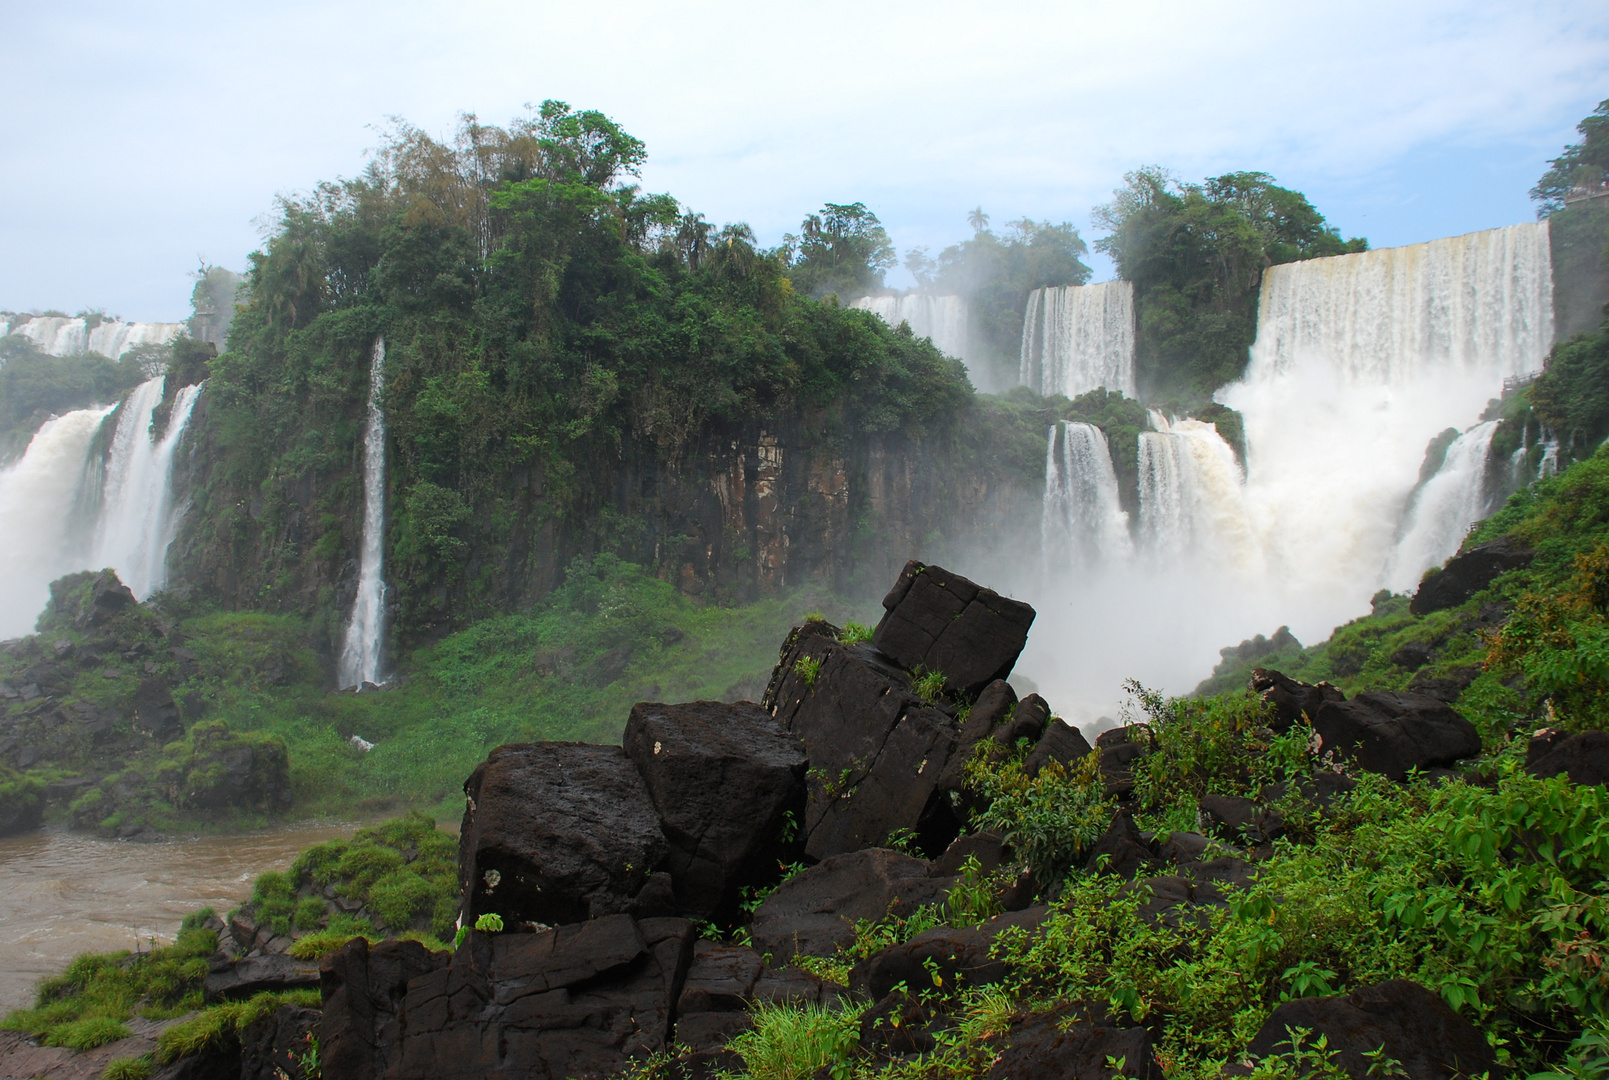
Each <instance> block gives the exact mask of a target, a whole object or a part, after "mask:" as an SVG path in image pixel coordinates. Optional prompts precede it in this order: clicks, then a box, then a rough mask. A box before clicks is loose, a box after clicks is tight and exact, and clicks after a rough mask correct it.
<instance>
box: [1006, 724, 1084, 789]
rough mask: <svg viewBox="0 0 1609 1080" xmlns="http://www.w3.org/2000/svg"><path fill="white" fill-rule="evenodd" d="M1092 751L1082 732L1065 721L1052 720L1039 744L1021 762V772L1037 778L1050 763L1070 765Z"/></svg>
mask: <svg viewBox="0 0 1609 1080" xmlns="http://www.w3.org/2000/svg"><path fill="white" fill-rule="evenodd" d="M1093 749H1094V747H1092V746H1090V744H1089V741H1088V740H1087V739H1085V738H1084V733H1083V732H1081V731H1079V730H1078V729H1077V728H1075V727H1073V725H1071V724H1069V723H1067V721H1065V720H1052V721H1051V722H1050V725H1049V727H1047V728H1046V729H1045V734H1044V735H1043V736H1042V737H1041V738H1040V740H1039V744H1038V745H1037V746H1035V747H1034V748H1033V751H1032V752H1031V753H1029V755H1028V759H1027V760H1026V761H1024V762H1023V764H1022V771H1023V772H1025V773H1027V774H1028V775H1029V776H1038V775H1039V770H1040V769H1043V768H1044V767H1045V766H1046V765H1048V764H1050V763H1051V762H1055V763H1056V764H1058V765H1061V766H1067V765H1071V764H1072V763H1073V762H1075V761H1077V760H1078V759H1079V758H1081V757H1083V756H1084V755H1085V754H1088V753H1089V752H1090V751H1092V750H1093Z"/></svg>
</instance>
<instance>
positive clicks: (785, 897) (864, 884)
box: [749, 848, 953, 960]
mask: <svg viewBox="0 0 1609 1080" xmlns="http://www.w3.org/2000/svg"><path fill="white" fill-rule="evenodd" d="M931 869H932V866H931V864H930V863H928V862H927V860H925V859H916V858H912V857H911V856H909V855H905V854H902V853H900V852H898V851H889V850H887V849H886V848H872V849H868V850H865V851H853V852H847V853H845V854H842V855H834V856H832V857H830V858H827V859H824V860H822V861H821V862H819V863H817V864H816V865H815V866H812V867H810V868H809V869H807V870H805V871H803V872H802V873H799V874H796V875H794V876H793V877H791V878H789V879H788V880H787V881H785V882H783V883H782V884H781V885H780V886H778V887H777V889H776V891H775V892H773V893H772V894H771V895H770V896H768V897H766V899H765V902H764V903H762V904H761V905H760V906H759V907H758V908H757V909H755V912H754V921H753V922H752V923H750V925H749V933H750V934H751V935H752V936H753V938H754V947H755V948H757V949H759V950H760V951H761V952H763V953H770V954H771V956H772V957H774V958H776V959H778V960H785V959H787V958H788V957H790V956H793V955H795V954H798V953H803V954H804V955H806V956H831V955H832V954H833V952H834V951H835V950H836V949H837V948H838V947H839V946H840V945H844V944H847V943H849V942H851V941H853V940H854V939H855V923H856V922H857V921H858V920H860V919H872V920H876V919H881V918H883V917H884V916H885V915H891V914H892V915H901V916H903V915H909V914H910V913H911V912H913V911H915V910H916V909H917V908H918V907H921V906H922V905H923V904H932V903H937V902H939V901H940V900H942V899H943V898H944V896H945V895H946V894H947V893H948V891H949V888H950V885H951V884H952V881H953V879H950V878H942V877H940V878H935V877H933V876H932V874H931Z"/></svg>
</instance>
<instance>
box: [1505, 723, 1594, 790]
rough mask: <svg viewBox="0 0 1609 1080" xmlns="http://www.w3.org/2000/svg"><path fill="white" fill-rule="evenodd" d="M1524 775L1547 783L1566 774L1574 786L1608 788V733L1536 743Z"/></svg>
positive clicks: (1588, 734)
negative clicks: (1583, 785) (1600, 786)
mask: <svg viewBox="0 0 1609 1080" xmlns="http://www.w3.org/2000/svg"><path fill="white" fill-rule="evenodd" d="M1525 771H1526V772H1528V773H1530V774H1531V775H1532V776H1539V777H1542V778H1544V779H1545V778H1547V777H1550V776H1558V775H1559V774H1560V773H1563V774H1564V775H1566V776H1568V777H1569V778H1570V783H1572V784H1609V732H1606V731H1584V732H1582V733H1581V734H1579V735H1571V736H1568V737H1564V736H1559V737H1556V738H1553V739H1533V740H1532V742H1531V747H1530V748H1529V750H1528V751H1527V753H1526V756H1525Z"/></svg>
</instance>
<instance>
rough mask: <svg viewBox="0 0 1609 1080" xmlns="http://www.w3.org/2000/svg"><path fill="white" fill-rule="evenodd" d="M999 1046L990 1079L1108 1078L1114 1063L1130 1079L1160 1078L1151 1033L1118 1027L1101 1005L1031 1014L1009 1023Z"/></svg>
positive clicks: (1107, 1079) (989, 1073)
mask: <svg viewBox="0 0 1609 1080" xmlns="http://www.w3.org/2000/svg"><path fill="white" fill-rule="evenodd" d="M1064 1025H1065V1026H1066V1030H1063V1026H1064ZM1000 1043H1001V1047H1000V1051H999V1053H998V1054H997V1055H996V1057H995V1060H994V1063H993V1065H992V1066H991V1067H990V1069H989V1072H988V1074H987V1075H988V1077H989V1080H1063V1078H1065V1077H1070V1076H1071V1077H1078V1078H1079V1080H1112V1077H1114V1076H1116V1075H1118V1071H1119V1070H1117V1069H1115V1068H1114V1067H1113V1065H1114V1064H1115V1063H1116V1062H1118V1061H1121V1062H1122V1063H1123V1068H1122V1070H1121V1071H1122V1075H1124V1076H1126V1077H1130V1078H1131V1080H1153V1078H1160V1077H1161V1075H1162V1070H1161V1069H1159V1068H1157V1065H1156V1049H1155V1046H1154V1044H1153V1041H1152V1038H1151V1033H1150V1032H1149V1031H1147V1030H1146V1029H1145V1028H1143V1027H1125V1026H1122V1025H1120V1024H1118V1023H1116V1022H1115V1021H1113V1020H1111V1019H1109V1018H1108V1017H1107V1016H1106V1014H1105V1010H1103V1009H1100V1008H1099V1007H1094V1008H1087V1009H1086V1008H1078V1007H1071V1008H1064V1009H1060V1010H1055V1011H1051V1012H1043V1013H1033V1014H1030V1015H1028V1016H1025V1017H1022V1018H1021V1019H1019V1020H1015V1021H1013V1022H1012V1025H1011V1028H1010V1030H1008V1031H1007V1032H1006V1034H1005V1035H1003V1036H1002V1037H1001V1039H1000Z"/></svg>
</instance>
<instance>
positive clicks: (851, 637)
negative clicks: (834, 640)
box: [838, 622, 872, 645]
mask: <svg viewBox="0 0 1609 1080" xmlns="http://www.w3.org/2000/svg"><path fill="white" fill-rule="evenodd" d="M871 639H872V628H871V627H870V626H867V625H866V624H865V623H858V622H846V623H844V628H843V630H841V631H840V632H839V634H838V640H839V641H841V642H842V643H843V644H845V645H860V644H864V643H865V642H868V641H870V640H871Z"/></svg>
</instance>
